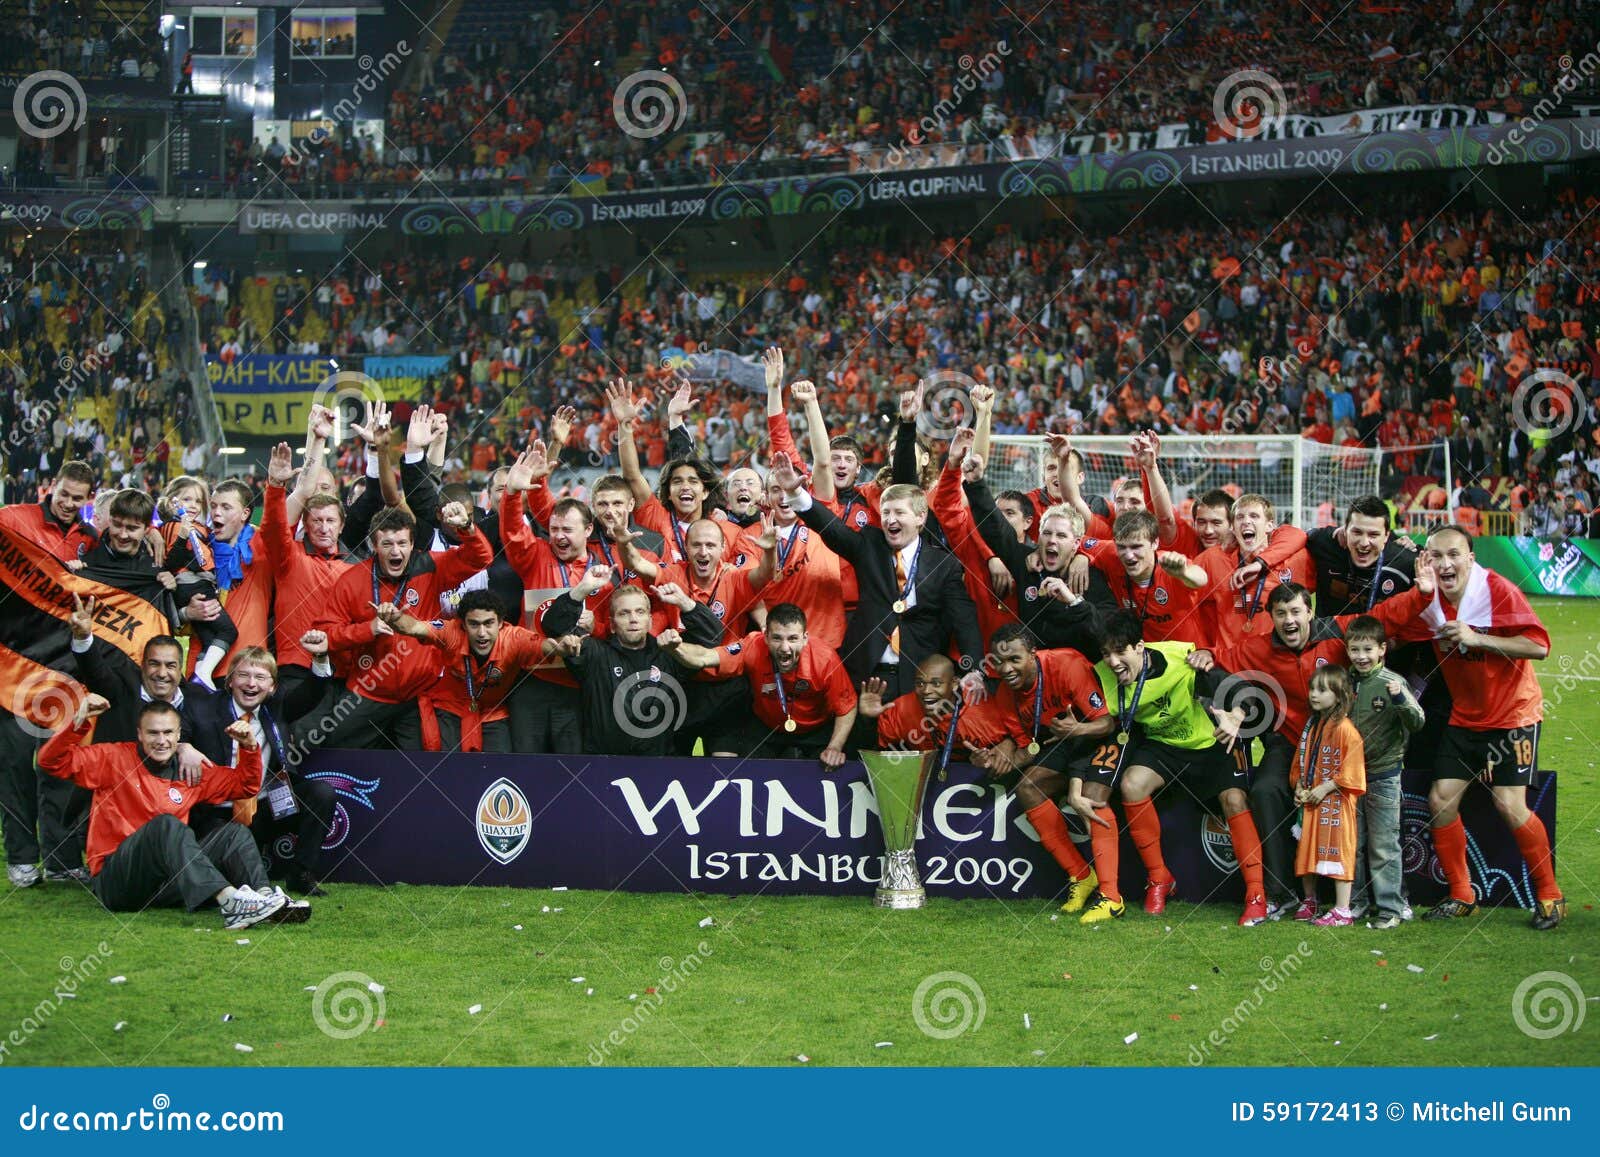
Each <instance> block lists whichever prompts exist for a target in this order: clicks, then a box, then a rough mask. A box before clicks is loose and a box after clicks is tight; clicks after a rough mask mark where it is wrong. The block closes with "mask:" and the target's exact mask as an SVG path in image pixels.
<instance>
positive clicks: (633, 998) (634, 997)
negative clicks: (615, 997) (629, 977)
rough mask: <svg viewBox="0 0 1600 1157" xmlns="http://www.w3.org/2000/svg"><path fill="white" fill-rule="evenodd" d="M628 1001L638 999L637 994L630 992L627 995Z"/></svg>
mask: <svg viewBox="0 0 1600 1157" xmlns="http://www.w3.org/2000/svg"><path fill="white" fill-rule="evenodd" d="M628 999H629V1000H638V999H639V994H638V993H637V992H630V993H628Z"/></svg>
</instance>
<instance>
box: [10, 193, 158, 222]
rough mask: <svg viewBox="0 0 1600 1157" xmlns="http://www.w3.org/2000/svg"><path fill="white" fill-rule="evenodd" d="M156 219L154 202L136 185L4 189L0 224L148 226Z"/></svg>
mask: <svg viewBox="0 0 1600 1157" xmlns="http://www.w3.org/2000/svg"><path fill="white" fill-rule="evenodd" d="M154 221H155V204H154V202H152V201H151V200H150V198H148V197H147V196H145V195H144V194H143V193H141V192H138V191H137V190H134V189H119V190H107V191H98V192H84V191H83V190H59V191H57V190H50V189H6V190H4V191H3V192H0V224H15V225H25V226H27V227H28V228H31V229H129V228H133V227H135V226H137V227H138V228H141V229H148V228H150V226H151V224H152V223H153V222H154Z"/></svg>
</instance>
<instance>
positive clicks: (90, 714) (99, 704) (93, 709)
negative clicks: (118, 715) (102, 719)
mask: <svg viewBox="0 0 1600 1157" xmlns="http://www.w3.org/2000/svg"><path fill="white" fill-rule="evenodd" d="M110 709H111V700H109V699H107V698H106V697H105V696H104V695H96V694H94V693H93V692H92V691H91V692H90V693H89V694H88V695H85V696H84V698H83V702H82V703H80V704H78V714H77V721H78V722H79V723H86V722H88V721H89V720H91V719H93V718H94V717H95V716H96V715H103V714H105V713H106V712H107V711H109V710H110Z"/></svg>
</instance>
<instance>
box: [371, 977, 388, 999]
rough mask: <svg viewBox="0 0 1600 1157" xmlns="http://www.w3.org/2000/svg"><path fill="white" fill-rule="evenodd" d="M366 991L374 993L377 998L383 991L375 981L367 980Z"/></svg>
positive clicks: (381, 986)
mask: <svg viewBox="0 0 1600 1157" xmlns="http://www.w3.org/2000/svg"><path fill="white" fill-rule="evenodd" d="M367 991H368V992H375V993H377V994H378V995H379V996H382V995H383V993H384V991H385V990H384V987H383V985H381V984H379V983H378V982H377V981H376V980H369V981H367Z"/></svg>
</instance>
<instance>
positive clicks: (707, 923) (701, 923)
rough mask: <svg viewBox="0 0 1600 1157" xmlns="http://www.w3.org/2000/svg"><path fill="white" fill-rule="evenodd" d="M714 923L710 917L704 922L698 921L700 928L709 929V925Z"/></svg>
mask: <svg viewBox="0 0 1600 1157" xmlns="http://www.w3.org/2000/svg"><path fill="white" fill-rule="evenodd" d="M715 923H716V921H715V920H713V919H712V918H711V917H710V916H707V917H706V918H705V919H704V920H702V921H700V927H702V928H709V927H711V925H713V924H715Z"/></svg>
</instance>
